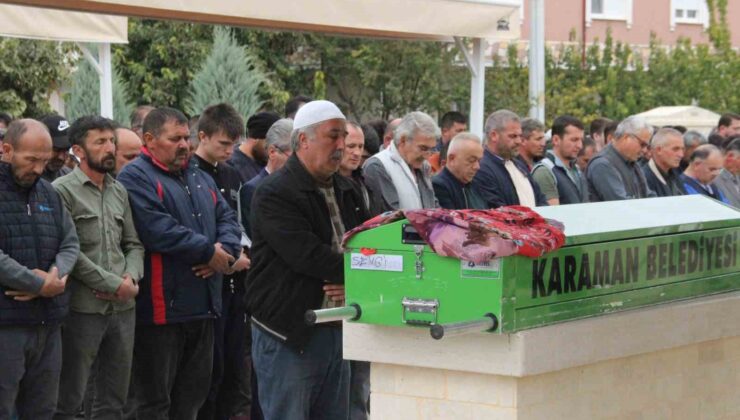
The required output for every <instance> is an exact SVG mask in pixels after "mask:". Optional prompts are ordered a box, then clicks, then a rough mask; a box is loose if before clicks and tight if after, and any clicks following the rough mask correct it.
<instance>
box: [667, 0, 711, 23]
mask: <svg viewBox="0 0 740 420" xmlns="http://www.w3.org/2000/svg"><path fill="white" fill-rule="evenodd" d="M677 23H681V24H689V25H704V27H705V28H706V27H708V26H709V10H708V9H707V3H706V0H671V30H674V29H676V24H677Z"/></svg>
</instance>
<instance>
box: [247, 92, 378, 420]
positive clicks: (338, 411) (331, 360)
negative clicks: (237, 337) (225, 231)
mask: <svg viewBox="0 0 740 420" xmlns="http://www.w3.org/2000/svg"><path fill="white" fill-rule="evenodd" d="M346 136H347V127H346V119H345V117H344V115H343V114H342V112H341V111H340V110H339V108H337V106H336V105H334V104H333V103H331V102H329V101H313V102H309V103H307V104H306V105H304V106H303V107H302V108H301V109H299V110H298V112H297V114H296V116H295V120H294V123H293V132H292V135H291V147H292V149H293V155H292V156H291V157H290V158H289V159H288V161H287V162H286V164H285V166H284V167H283V168H282V169H280V170H279V171H277V172H275V173H274V174H273V175H271V176H269V177H267V178H265V180H264V181H263V182H262V183H261V184H260V185H259V186H258V187H257V190H256V191H255V193H254V198H253V201H252V208H251V214H250V216H251V217H250V225H251V226H252V240H253V244H252V249H251V250H252V268H251V269H250V271H249V274H248V277H247V290H246V304H247V312H248V313H249V314H250V315H251V319H252V360H253V363H254V370H255V373H256V376H257V386H258V388H259V403H260V406H261V407H262V411H263V413H264V416H265V419H267V420H272V419H299V420H300V419H309V418H321V419H330V420H331V419H341V420H345V419H347V414H348V400H349V364H348V363H347V362H346V361H344V360H343V359H342V330H341V323H337V324H336V325H326V324H324V325H322V326H319V327H309V326H307V325H306V324H305V323H304V321H303V316H304V314H305V312H306V311H307V310H309V309H320V308H329V307H336V306H340V305H341V304H342V303H343V300H344V286H343V284H344V267H343V257H342V250H341V240H342V235H343V234H344V232H345V231H347V230H349V229H352V228H354V227H355V226H357V225H359V224H360V223H362V222H363V221H365V220H367V219H368V218H369V214H368V211H367V209H366V208H365V204H364V201H363V198H362V196H361V194H360V192H359V191H357V190H356V189H355V188H354V186H353V185H352V183H351V182H350V181H349V180H347V179H346V178H344V177H342V176H341V175H339V174H338V173H337V170H338V169H339V165H340V163H341V161H342V154H343V151H344V140H345V137H346Z"/></svg>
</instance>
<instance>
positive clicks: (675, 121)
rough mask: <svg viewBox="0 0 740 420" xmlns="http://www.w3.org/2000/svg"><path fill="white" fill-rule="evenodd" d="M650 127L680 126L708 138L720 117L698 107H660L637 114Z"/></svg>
mask: <svg viewBox="0 0 740 420" xmlns="http://www.w3.org/2000/svg"><path fill="white" fill-rule="evenodd" d="M637 115H639V116H640V117H643V118H645V119H646V120H647V122H649V123H650V124H652V125H655V126H658V127H662V126H664V125H682V126H684V127H686V128H688V129H689V130H696V131H698V132H700V133H702V134H704V135H705V136H708V135H709V133H710V132H711V131H712V129H713V128H714V127H716V126H717V122H718V121H719V117H720V115H719V114H717V113H716V112H712V111H710V110H708V109H704V108H700V107H698V106H693V105H689V106H660V107H657V108H653V109H651V110H649V111H645V112H643V113H640V114H637Z"/></svg>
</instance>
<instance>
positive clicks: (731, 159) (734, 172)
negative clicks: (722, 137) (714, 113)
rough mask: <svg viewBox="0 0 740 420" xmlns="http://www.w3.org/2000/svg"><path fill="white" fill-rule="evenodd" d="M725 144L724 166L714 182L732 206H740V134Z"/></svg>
mask: <svg viewBox="0 0 740 420" xmlns="http://www.w3.org/2000/svg"><path fill="white" fill-rule="evenodd" d="M730 140H731V141H730V142H729V143H728V144H727V145H726V146H725V150H724V152H725V161H724V168H722V172H720V174H719V176H718V177H717V179H716V180H715V181H714V183H715V184H716V185H717V186H718V187H719V188H720V190H722V192H723V193H724V194H725V197H727V200H728V201H729V202H730V204H732V205H733V206H734V207H737V208H740V136H735V137H734V140H733V137H731V138H730Z"/></svg>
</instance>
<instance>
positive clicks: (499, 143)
mask: <svg viewBox="0 0 740 420" xmlns="http://www.w3.org/2000/svg"><path fill="white" fill-rule="evenodd" d="M485 129H486V138H485V151H484V152H483V160H482V161H481V168H480V170H479V171H478V173H477V174H476V175H475V178H473V188H474V189H475V190H476V191H477V192H478V194H479V195H480V196H481V198H483V200H485V202H486V206H487V207H488V208H497V207H501V206H511V205H522V206H527V207H535V206H546V205H547V201H546V200H545V196H544V195H543V194H542V192H541V191H540V188H539V186H537V184H535V183H534V182H533V181H532V177H531V176H530V175H529V170H527V168H526V166H524V165H523V164H522V163H519V162H516V161H515V160H514V158H515V157H516V156H517V153H518V150H519V146H521V144H522V124H521V122H520V120H519V116H518V115H516V114H515V113H513V112H511V111H509V110H506V109H502V110H498V111H496V112H494V113H492V114H491V115H490V116H489V117H488V119H486V126H485Z"/></svg>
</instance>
